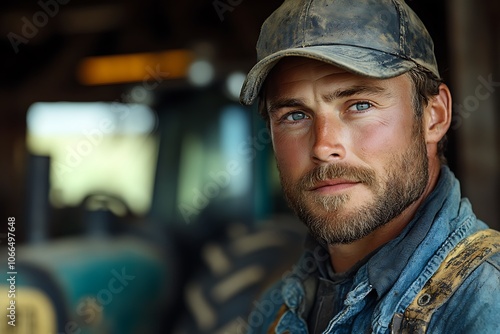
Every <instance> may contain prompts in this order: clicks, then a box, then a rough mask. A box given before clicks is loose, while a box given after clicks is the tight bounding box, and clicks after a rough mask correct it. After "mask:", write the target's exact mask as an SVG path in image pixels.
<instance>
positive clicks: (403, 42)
mask: <svg viewBox="0 0 500 334" xmlns="http://www.w3.org/2000/svg"><path fill="white" fill-rule="evenodd" d="M288 56H299V57H307V58H312V59H316V60H320V61H323V62H326V63H330V64H332V65H335V66H338V67H341V68H344V69H345V70H347V71H350V72H352V73H356V74H360V75H363V76H368V77H373V78H380V79H384V78H392V77H395V76H398V75H400V74H403V73H405V72H407V71H408V70H410V69H412V68H414V67H416V66H417V64H418V65H421V66H423V67H424V68H426V69H427V70H429V71H430V72H432V73H433V74H434V75H436V76H437V77H440V76H439V71H438V67H437V63H436V58H435V55H434V43H433V42H432V38H431V37H430V35H429V33H428V32H427V29H426V28H425V26H424V24H423V23H422V21H421V20H420V19H419V18H418V17H417V15H416V14H415V13H414V12H413V10H412V9H411V8H410V7H408V5H407V4H406V3H405V2H404V1H403V0H285V2H284V3H283V4H282V5H281V6H280V7H279V8H278V9H277V10H276V11H275V12H274V13H273V14H271V16H269V18H268V19H267V20H266V21H265V22H264V24H263V25H262V29H261V32H260V37H259V40H258V42H257V61H258V62H257V64H256V65H255V66H254V67H253V68H252V69H251V70H250V72H249V73H248V75H247V78H246V80H245V83H244V84H243V88H242V90H241V95H240V100H241V102H242V103H243V104H245V105H251V104H252V103H253V102H254V100H255V98H256V97H257V95H258V94H259V91H260V89H261V87H262V84H263V83H264V81H265V79H266V77H267V75H268V74H269V72H270V71H271V69H272V68H273V67H274V65H276V64H277V63H278V61H279V60H280V59H282V58H284V57H288Z"/></svg>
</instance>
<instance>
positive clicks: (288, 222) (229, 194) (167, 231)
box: [0, 0, 500, 334]
mask: <svg viewBox="0 0 500 334" xmlns="http://www.w3.org/2000/svg"><path fill="white" fill-rule="evenodd" d="M281 2H282V1H274V0H267V1H264V0H254V1H245V0H198V1H197V0H186V1H183V2H181V1H167V0H141V1H139V0H124V1H113V0H106V1H81V0H40V1H27V0H16V1H14V0H7V1H3V2H2V3H1V4H0V8H1V9H0V31H1V34H0V44H1V48H0V57H1V58H0V59H1V62H0V69H1V72H0V73H1V76H0V106H1V107H0V113H1V118H0V137H1V138H0V154H1V161H2V162H1V164H0V212H1V217H3V218H2V219H3V220H4V223H2V224H0V247H6V246H7V245H8V242H9V241H10V242H12V241H14V240H12V239H11V240H9V239H8V234H7V233H8V231H9V230H8V229H9V228H11V231H12V230H15V248H16V259H15V260H16V261H15V265H14V267H13V269H12V268H11V269H10V271H13V272H14V271H15V272H17V274H16V284H15V286H16V302H17V304H16V305H17V308H16V327H15V328H14V327H12V326H9V325H8V324H7V323H6V322H5V321H2V322H1V323H0V332H1V333H23V334H24V333H120V334H126V333H243V332H244V331H245V328H246V327H247V326H248V325H252V322H253V323H255V322H258V321H260V320H259V319H260V317H261V316H262V314H265V312H266V308H265V307H262V308H259V306H258V305H257V309H259V310H261V313H262V314H259V312H257V313H255V312H254V313H253V314H250V316H249V314H248V313H249V311H250V309H251V307H252V306H255V305H252V304H253V303H254V300H255V299H256V296H257V295H258V294H259V293H260V292H261V291H262V290H263V289H264V288H265V287H266V286H267V285H268V284H269V283H270V282H272V281H273V280H274V279H276V278H279V277H281V276H282V275H283V273H284V272H286V270H288V268H290V267H291V266H292V265H293V263H294V262H295V261H296V259H297V257H298V256H299V254H300V252H301V249H302V242H303V238H304V234H305V230H304V228H303V227H302V225H301V224H300V223H299V222H297V221H296V219H295V218H294V217H293V216H292V215H291V214H290V212H289V210H288V209H287V208H286V205H285V204H284V202H283V199H282V197H281V192H280V187H279V181H278V178H277V173H276V170H275V167H274V160H273V157H272V152H271V148H270V145H269V144H270V137H269V134H268V133H267V131H266V129H265V125H264V124H263V122H262V120H260V118H259V116H258V115H257V113H256V111H255V108H247V107H243V106H241V105H240V104H239V103H238V95H239V89H240V87H241V84H242V82H243V80H244V77H245V74H246V72H247V71H248V70H249V69H250V68H251V66H252V65H253V64H254V61H255V51H254V47H255V43H256V41H257V38H258V33H259V30H260V26H261V24H262V22H263V21H264V20H265V18H266V17H267V16H268V15H269V14H270V13H271V12H272V11H273V10H274V9H276V8H277V7H278V6H279V5H280V4H281ZM407 2H408V4H409V5H410V6H411V7H412V8H414V10H415V11H416V12H417V14H418V15H419V16H420V17H421V18H422V20H423V21H424V23H425V24H426V25H427V27H428V29H429V31H430V33H431V35H432V36H433V38H434V41H435V45H436V55H437V58H438V63H439V66H440V70H441V73H442V75H443V77H444V79H445V81H446V82H447V83H448V85H449V86H450V88H451V90H452V94H453V97H454V116H453V117H454V119H453V124H452V129H450V131H449V134H448V140H449V144H448V151H447V157H448V162H449V165H450V167H451V169H452V170H453V171H454V172H455V174H456V175H457V176H458V178H459V179H460V180H461V185H462V192H463V194H464V195H465V196H467V197H469V199H470V200H471V202H472V204H473V207H474V210H475V213H476V214H477V216H478V217H479V218H480V219H482V220H484V221H485V222H487V223H488V224H489V225H490V226H492V227H495V228H497V229H498V228H500V209H499V206H498V203H499V202H500V192H499V189H500V172H499V167H500V160H499V158H500V138H499V135H498V132H497V131H496V129H497V128H498V127H499V126H500V117H499V114H498V109H500V61H499V60H500V22H499V21H498V19H497V17H498V15H499V14H500V2H498V1H495V0H483V1H481V2H474V1H472V0H448V1H437V2H436V1H431V0H421V1H407ZM8 217H14V218H15V222H14V223H13V222H11V224H10V225H8ZM11 246H12V245H11ZM1 253H2V254H1V255H0V258H1V261H2V263H3V264H2V265H1V267H2V268H4V269H2V270H1V271H0V278H2V282H3V283H2V284H6V283H5V282H6V280H5V276H6V273H7V272H9V268H8V267H7V262H8V259H7V249H6V248H1ZM11 262H12V261H11ZM9 277H10V275H8V276H7V278H9ZM10 288H11V286H10V285H0V304H1V307H2V308H1V309H2V310H4V311H2V312H6V314H5V315H7V316H8V315H9V312H10V311H9V310H7V311H5V310H6V307H7V306H8V305H9V304H8V303H9V300H10V299H9V298H7V295H8V293H9V289H10ZM4 306H5V307H4ZM2 314H3V313H2ZM5 315H4V316H2V318H3V319H6V317H5Z"/></svg>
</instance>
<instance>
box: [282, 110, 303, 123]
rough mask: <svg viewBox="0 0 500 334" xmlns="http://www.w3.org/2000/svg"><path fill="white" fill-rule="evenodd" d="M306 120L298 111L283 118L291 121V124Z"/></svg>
mask: <svg viewBox="0 0 500 334" xmlns="http://www.w3.org/2000/svg"><path fill="white" fill-rule="evenodd" d="M306 118H307V116H306V114H304V113H303V112H300V111H298V112H292V113H290V114H288V115H286V117H285V119H286V120H287V121H291V122H296V121H301V120H303V119H306Z"/></svg>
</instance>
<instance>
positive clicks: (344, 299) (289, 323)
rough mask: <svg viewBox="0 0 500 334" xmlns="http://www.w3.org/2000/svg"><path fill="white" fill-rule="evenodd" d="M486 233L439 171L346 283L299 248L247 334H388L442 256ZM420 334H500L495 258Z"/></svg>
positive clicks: (320, 255)
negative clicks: (410, 212)
mask: <svg viewBox="0 0 500 334" xmlns="http://www.w3.org/2000/svg"><path fill="white" fill-rule="evenodd" d="M485 228H487V226H486V225H485V224H484V223H483V222H481V221H479V220H478V219H477V218H476V217H475V215H474V213H473V212H472V208H471V205H470V203H469V201H468V200H467V199H462V198H461V194H460V184H459V182H458V180H457V179H456V178H455V176H454V175H453V173H452V172H451V171H450V170H449V169H448V167H446V166H445V167H442V169H441V174H440V178H439V181H438V183H437V185H436V188H435V189H434V191H433V192H432V193H431V194H430V195H429V196H428V197H427V198H426V200H425V201H424V203H423V204H422V205H421V207H420V208H419V210H418V211H417V213H416V215H415V217H414V218H413V220H412V221H411V222H410V223H409V224H408V226H406V228H405V229H404V230H403V231H402V232H401V234H400V235H399V236H398V237H397V238H395V239H394V240H392V241H390V242H389V243H387V244H385V245H384V246H382V247H381V248H380V249H378V250H377V251H376V252H375V254H372V255H371V256H369V258H368V259H366V260H365V261H364V262H362V263H361V264H360V265H358V266H357V267H356V269H355V271H354V272H353V273H352V274H351V275H350V276H349V277H345V278H344V279H340V280H337V281H335V282H332V279H331V273H330V274H329V273H328V263H329V257H328V255H327V253H326V251H325V250H324V248H323V247H321V246H319V245H318V244H317V243H316V244H313V245H309V246H308V247H306V250H305V252H304V254H303V255H302V257H301V259H300V260H299V262H298V264H297V265H296V266H295V267H294V268H293V271H292V273H291V274H289V275H288V276H286V277H284V278H283V279H282V280H281V281H280V282H278V283H277V284H275V286H274V287H273V288H271V289H269V290H268V291H267V293H266V294H264V296H263V298H262V299H261V300H260V302H258V303H257V304H256V308H255V309H254V310H253V312H252V313H251V314H250V316H249V318H248V327H247V329H248V330H247V333H248V334H253V333H276V334H284V333H291V334H305V333H325V334H326V333H339V334H342V333H391V322H392V319H393V317H394V315H395V314H396V313H403V312H404V310H405V309H406V308H407V307H408V305H409V304H410V303H411V302H412V301H413V299H414V298H415V296H416V295H417V294H418V293H419V291H420V290H421V289H422V287H423V286H424V284H425V283H426V282H427V281H428V279H429V278H430V277H431V276H432V275H433V274H434V272H435V271H436V270H437V269H438V267H439V265H440V264H441V262H442V261H443V260H444V258H445V257H446V255H447V254H448V253H449V252H450V251H451V250H452V249H453V248H454V247H455V245H456V244H457V243H458V242H459V241H460V240H462V239H464V238H465V237H467V236H469V235H471V234H472V233H474V232H477V231H479V230H483V229H485ZM270 327H271V328H274V331H269V332H268V328H270ZM427 333H454V334H455V333H474V334H476V333H482V334H490V333H491V334H493V333H500V254H496V255H493V256H492V257H490V258H489V259H488V260H487V261H486V262H484V263H483V264H481V265H480V266H479V267H478V268H477V269H476V270H475V271H474V272H473V273H472V274H471V275H470V276H469V277H468V278H467V279H466V280H465V281H464V282H463V284H462V285H461V286H460V288H459V289H458V290H457V291H456V292H455V294H453V295H452V296H451V298H450V299H449V300H448V302H447V303H446V304H444V305H443V306H442V307H441V308H439V309H438V310H436V311H435V313H434V315H433V317H432V320H431V322H430V324H429V327H428V330H427Z"/></svg>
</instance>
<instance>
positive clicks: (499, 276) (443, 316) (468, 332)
mask: <svg viewBox="0 0 500 334" xmlns="http://www.w3.org/2000/svg"><path fill="white" fill-rule="evenodd" d="M427 333H462V334H476V333H481V334H497V333H500V253H498V254H495V255H494V256H492V257H491V258H490V259H488V260H487V261H486V262H484V263H483V264H481V265H480V266H479V267H478V268H477V269H476V270H475V271H474V272H473V273H472V274H471V275H470V276H469V277H468V278H467V279H466V280H465V281H464V282H463V283H462V286H461V287H460V288H459V289H458V290H457V291H456V292H455V294H454V295H453V296H452V297H451V298H450V300H449V301H448V302H447V303H446V304H445V305H443V306H442V307H441V309H439V310H437V311H436V312H435V313H434V315H433V317H432V320H431V323H430V325H429V329H428V331H427Z"/></svg>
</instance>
